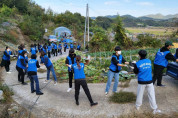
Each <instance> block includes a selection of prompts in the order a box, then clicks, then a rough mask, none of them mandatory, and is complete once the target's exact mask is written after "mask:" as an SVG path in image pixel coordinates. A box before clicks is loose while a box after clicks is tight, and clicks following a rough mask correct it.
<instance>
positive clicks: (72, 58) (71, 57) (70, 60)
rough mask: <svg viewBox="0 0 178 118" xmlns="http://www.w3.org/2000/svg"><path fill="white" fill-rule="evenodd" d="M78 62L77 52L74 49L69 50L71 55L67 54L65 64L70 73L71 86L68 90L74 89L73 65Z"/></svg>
mask: <svg viewBox="0 0 178 118" xmlns="http://www.w3.org/2000/svg"><path fill="white" fill-rule="evenodd" d="M75 63H76V54H75V53H74V49H70V50H69V56H67V58H66V61H65V64H66V66H67V67H68V75H69V88H68V90H67V92H70V91H71V90H72V79H73V74H74V73H73V70H72V69H71V65H72V64H75Z"/></svg>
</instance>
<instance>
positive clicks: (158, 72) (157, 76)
mask: <svg viewBox="0 0 178 118" xmlns="http://www.w3.org/2000/svg"><path fill="white" fill-rule="evenodd" d="M163 70H164V67H163V66H160V65H156V64H154V75H153V84H154V83H155V81H156V80H157V85H161V84H162V83H161V82H162V74H163Z"/></svg>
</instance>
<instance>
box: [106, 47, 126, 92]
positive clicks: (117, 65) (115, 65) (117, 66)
mask: <svg viewBox="0 0 178 118" xmlns="http://www.w3.org/2000/svg"><path fill="white" fill-rule="evenodd" d="M122 63H124V64H129V62H126V60H125V59H124V57H123V56H122V55H121V48H120V47H119V46H116V47H115V53H114V54H113V55H112V58H111V64H110V66H109V72H108V81H107V84H106V89H105V95H107V94H108V92H109V89H110V86H111V82H112V79H113V77H115V80H114V86H113V92H114V93H115V92H117V87H118V83H119V72H120V70H121V67H122V66H126V65H124V64H122Z"/></svg>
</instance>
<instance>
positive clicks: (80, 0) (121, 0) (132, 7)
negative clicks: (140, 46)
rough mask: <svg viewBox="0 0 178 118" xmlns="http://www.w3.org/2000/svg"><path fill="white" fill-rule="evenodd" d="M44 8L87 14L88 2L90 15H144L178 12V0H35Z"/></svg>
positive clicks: (59, 11)
mask: <svg viewBox="0 0 178 118" xmlns="http://www.w3.org/2000/svg"><path fill="white" fill-rule="evenodd" d="M33 1H35V2H36V3H37V4H39V5H40V6H42V7H43V8H45V9H47V8H49V7H50V8H51V9H52V10H53V11H54V12H56V13H62V12H65V11H66V10H69V11H71V12H72V13H75V12H78V13H80V14H81V15H83V16H85V14H86V4H87V3H88V4H89V15H90V17H92V16H105V15H116V14H120V15H126V14H130V15H133V16H136V17H138V16H144V15H148V14H157V13H161V14H163V15H168V14H176V13H178V0H33Z"/></svg>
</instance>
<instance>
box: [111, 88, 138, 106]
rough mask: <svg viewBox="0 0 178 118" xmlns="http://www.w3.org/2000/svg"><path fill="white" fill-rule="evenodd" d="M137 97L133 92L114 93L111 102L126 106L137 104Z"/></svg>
mask: <svg viewBox="0 0 178 118" xmlns="http://www.w3.org/2000/svg"><path fill="white" fill-rule="evenodd" d="M135 100H136V95H135V94H134V93H133V92H124V91H121V92H119V93H114V94H113V95H112V96H110V97H109V101H110V102H114V103H119V104H124V103H132V102H135Z"/></svg>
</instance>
